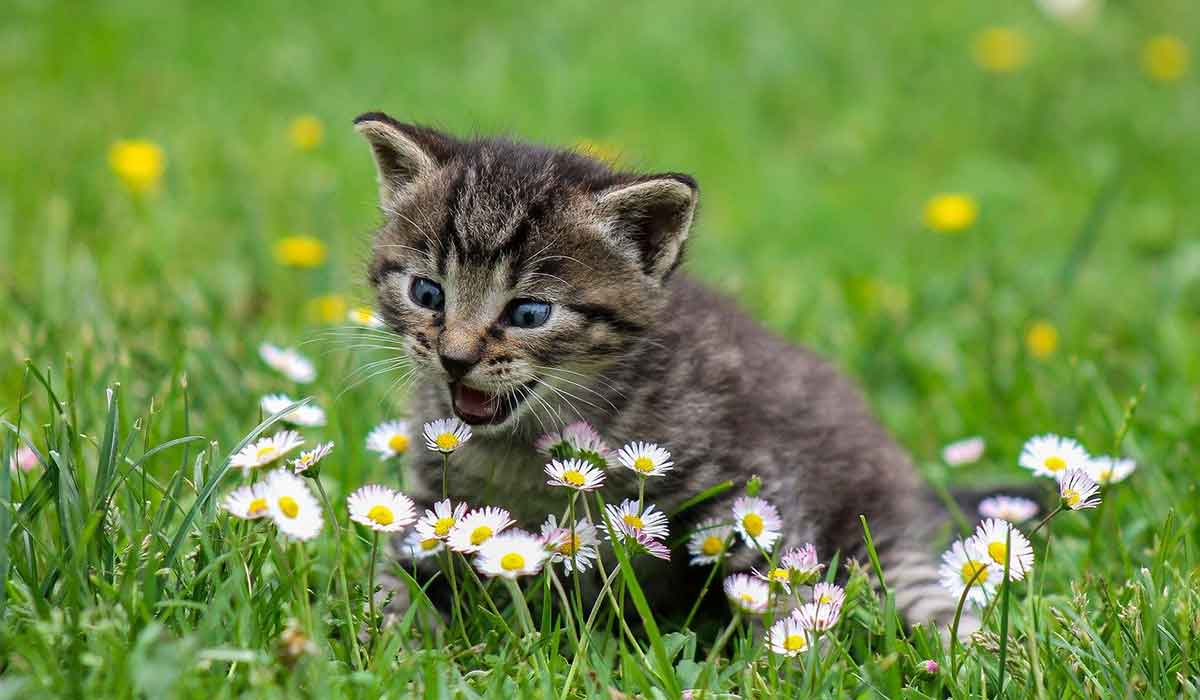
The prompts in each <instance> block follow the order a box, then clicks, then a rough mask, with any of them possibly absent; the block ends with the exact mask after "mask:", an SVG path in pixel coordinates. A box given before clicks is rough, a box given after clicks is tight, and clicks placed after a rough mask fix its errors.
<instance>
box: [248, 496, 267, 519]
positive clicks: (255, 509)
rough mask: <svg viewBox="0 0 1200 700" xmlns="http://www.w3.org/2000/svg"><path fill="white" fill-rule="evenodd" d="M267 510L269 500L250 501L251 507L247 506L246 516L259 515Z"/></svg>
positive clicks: (257, 499)
mask: <svg viewBox="0 0 1200 700" xmlns="http://www.w3.org/2000/svg"><path fill="white" fill-rule="evenodd" d="M266 509H267V499H265V498H256V499H254V500H253V501H250V505H248V506H246V514H247V515H258V514H259V513H261V512H263V511H264V510H266Z"/></svg>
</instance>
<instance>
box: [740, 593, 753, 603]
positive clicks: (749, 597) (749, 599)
mask: <svg viewBox="0 0 1200 700" xmlns="http://www.w3.org/2000/svg"><path fill="white" fill-rule="evenodd" d="M738 598H739V599H740V600H741V601H742V602H743V603H745V604H746V605H754V596H752V595H750V594H749V593H743V594H741V595H739V596H738Z"/></svg>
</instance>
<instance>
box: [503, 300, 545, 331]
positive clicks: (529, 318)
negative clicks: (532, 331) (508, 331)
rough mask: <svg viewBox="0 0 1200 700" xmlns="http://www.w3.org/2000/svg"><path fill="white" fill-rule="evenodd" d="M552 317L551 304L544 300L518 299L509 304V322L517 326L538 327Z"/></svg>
mask: <svg viewBox="0 0 1200 700" xmlns="http://www.w3.org/2000/svg"><path fill="white" fill-rule="evenodd" d="M549 318H550V305H549V304H547V303H546V302H544V301H533V300H532V299H517V300H516V301H514V302H513V303H511V304H509V305H508V323H509V325H511V326H513V327H516V328H537V327H538V326H540V325H542V324H544V323H545V322H546V321H547V320H548V319H549Z"/></svg>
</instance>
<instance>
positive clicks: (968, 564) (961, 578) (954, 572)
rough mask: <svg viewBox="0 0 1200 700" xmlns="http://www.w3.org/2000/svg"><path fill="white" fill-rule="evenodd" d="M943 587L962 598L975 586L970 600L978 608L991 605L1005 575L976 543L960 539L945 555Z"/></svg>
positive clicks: (969, 594)
mask: <svg viewBox="0 0 1200 700" xmlns="http://www.w3.org/2000/svg"><path fill="white" fill-rule="evenodd" d="M938 575H939V576H941V583H942V586H943V587H944V588H945V589H946V590H948V591H950V593H952V594H953V595H954V597H955V598H958V597H959V596H961V595H962V592H963V589H964V588H966V586H967V584H968V583H969V582H971V581H972V580H974V583H972V584H971V592H970V593H968V594H967V600H968V601H970V602H972V603H975V604H976V605H984V604H986V603H987V599H988V596H989V595H991V593H992V591H994V590H995V589H996V584H997V583H999V582H1000V576H1001V573H1000V572H998V571H996V570H995V568H994V567H993V566H992V558H991V557H989V556H988V553H987V552H986V551H983V550H982V549H981V548H980V547H979V544H978V543H977V542H975V541H974V540H970V539H968V540H966V541H964V540H957V541H956V542H955V543H954V544H953V545H951V546H950V549H949V550H947V551H946V552H945V553H944V554H942V565H941V567H940V568H939V569H938Z"/></svg>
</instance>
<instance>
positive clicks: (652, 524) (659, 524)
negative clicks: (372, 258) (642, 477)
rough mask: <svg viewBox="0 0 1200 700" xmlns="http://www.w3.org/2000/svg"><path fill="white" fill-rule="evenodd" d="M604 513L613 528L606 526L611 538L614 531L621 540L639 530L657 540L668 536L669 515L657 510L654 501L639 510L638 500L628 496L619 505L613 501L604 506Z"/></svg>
mask: <svg viewBox="0 0 1200 700" xmlns="http://www.w3.org/2000/svg"><path fill="white" fill-rule="evenodd" d="M604 514H605V516H606V520H607V521H608V523H609V524H611V525H612V530H608V528H607V527H606V528H605V530H606V532H607V533H608V539H610V540H611V539H612V538H613V534H614V532H613V531H615V534H616V536H617V539H619V540H621V541H625V539H626V538H627V537H632V536H634V535H635V534H636V533H638V532H644V533H645V534H646V535H647V536H649V537H651V538H653V539H656V540H662V539H666V537H667V516H666V514H665V513H663V512H662V511H658V510H655V508H654V504H653V503H651V504H648V505H647V506H646V509H645V510H643V511H641V512H638V504H637V501H634V500H632V499H628V498H627V499H625V500H624V501H622V502H621V505H619V506H615V505H613V504H611V503H609V504H608V505H606V506H604Z"/></svg>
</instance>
